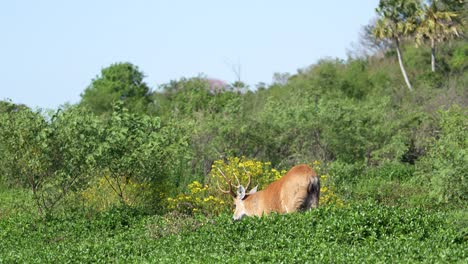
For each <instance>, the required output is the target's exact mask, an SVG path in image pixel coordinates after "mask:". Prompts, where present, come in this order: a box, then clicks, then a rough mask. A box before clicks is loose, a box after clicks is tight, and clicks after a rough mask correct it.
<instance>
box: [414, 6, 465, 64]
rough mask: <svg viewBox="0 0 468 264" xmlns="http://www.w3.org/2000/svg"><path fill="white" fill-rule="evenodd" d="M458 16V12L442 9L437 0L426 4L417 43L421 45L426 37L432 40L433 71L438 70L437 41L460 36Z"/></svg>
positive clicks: (417, 33) (419, 26) (418, 29)
mask: <svg viewBox="0 0 468 264" xmlns="http://www.w3.org/2000/svg"><path fill="white" fill-rule="evenodd" d="M457 16H458V15H457V13H456V12H452V11H445V10H441V9H440V6H439V5H438V1H437V0H432V1H430V2H429V5H424V8H423V13H422V20H421V23H420V24H419V25H418V28H417V30H416V43H417V44H418V45H419V44H421V43H422V42H423V40H424V39H429V40H430V42H431V69H432V71H433V72H435V70H436V59H435V50H436V47H435V45H436V42H442V41H444V40H447V39H449V38H451V37H454V36H456V37H458V36H460V33H459V31H460V27H459V23H457V22H458V21H457Z"/></svg>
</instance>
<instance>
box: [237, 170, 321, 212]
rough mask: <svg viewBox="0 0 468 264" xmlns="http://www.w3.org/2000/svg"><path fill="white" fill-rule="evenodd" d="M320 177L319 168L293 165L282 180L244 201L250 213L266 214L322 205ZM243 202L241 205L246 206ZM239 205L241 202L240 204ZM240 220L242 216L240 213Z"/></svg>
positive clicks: (245, 207)
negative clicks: (316, 171)
mask: <svg viewBox="0 0 468 264" xmlns="http://www.w3.org/2000/svg"><path fill="white" fill-rule="evenodd" d="M319 195H320V179H319V177H318V176H317V173H315V171H314V170H313V169H312V168H311V167H309V166H307V165H305V164H301V165H297V166H294V167H293V168H291V170H289V171H288V172H287V173H286V175H284V176H283V177H282V178H281V179H279V180H277V181H275V182H272V183H271V184H270V185H268V186H267V187H266V188H265V189H264V190H261V191H258V192H256V193H254V194H251V195H247V196H246V197H245V198H244V199H243V200H242V201H240V200H239V199H238V201H237V202H236V204H237V203H242V205H243V207H244V213H245V215H247V216H253V215H256V216H262V215H263V214H267V215H268V214H269V213H271V212H278V213H290V212H296V211H298V210H307V209H310V208H314V207H317V206H318V199H319ZM242 205H240V206H242ZM237 207H239V204H237ZM237 209H238V208H236V212H235V214H234V218H236V217H237V218H236V219H238V218H240V217H241V216H236V213H237Z"/></svg>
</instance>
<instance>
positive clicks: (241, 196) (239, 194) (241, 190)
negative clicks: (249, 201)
mask: <svg viewBox="0 0 468 264" xmlns="http://www.w3.org/2000/svg"><path fill="white" fill-rule="evenodd" d="M244 197H245V188H244V186H242V185H241V186H239V188H237V198H239V199H241V200H242V199H244Z"/></svg>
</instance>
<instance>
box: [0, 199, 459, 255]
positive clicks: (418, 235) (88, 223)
mask: <svg viewBox="0 0 468 264" xmlns="http://www.w3.org/2000/svg"><path fill="white" fill-rule="evenodd" d="M457 217H458V216H457ZM456 221H457V220H456V219H454V215H452V214H449V213H446V212H433V211H425V210H421V209H417V208H408V209H405V208H399V207H386V206H379V205H375V204H372V203H370V204H369V203H365V204H360V205H358V204H349V205H347V206H345V207H342V208H335V207H321V208H318V209H316V210H311V211H308V212H305V213H294V214H287V215H276V214H272V215H270V216H269V217H263V218H257V217H254V218H246V219H244V220H242V221H238V222H233V221H232V219H231V217H230V216H229V215H222V216H220V217H216V218H214V219H212V220H210V219H204V218H192V217H186V216H183V215H182V216H181V215H168V216H162V217H161V216H145V215H142V214H140V213H139V212H138V211H135V210H131V209H129V208H126V209H112V210H109V211H107V212H103V213H101V214H99V215H96V216H94V217H91V218H89V217H77V216H76V215H75V216H74V217H73V218H55V219H49V220H47V221H46V220H39V221H37V220H34V219H30V218H25V217H21V216H15V217H12V218H2V219H0V240H1V241H2V243H0V259H1V260H2V261H4V262H28V263H29V262H54V263H63V262H69V261H76V262H158V263H174V262H177V263H178V262H203V263H206V262H217V263H232V262H252V261H254V262H295V261H297V262H307V261H314V262H335V263H336V262H337V263H351V262H352V263H355V262H360V263H362V262H363V263H376V262H431V263H432V262H463V261H464V260H465V259H466V258H467V257H468V255H467V251H466V247H467V246H468V244H467V243H468V240H467V233H466V230H465V231H463V229H461V227H462V226H460V225H458V224H454V223H456ZM291 245H294V246H291Z"/></svg>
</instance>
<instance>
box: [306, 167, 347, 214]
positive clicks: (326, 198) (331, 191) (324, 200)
mask: <svg viewBox="0 0 468 264" xmlns="http://www.w3.org/2000/svg"><path fill="white" fill-rule="evenodd" d="M312 164H313V168H314V170H315V172H316V173H317V174H318V175H320V185H321V186H320V201H319V204H320V205H321V206H323V205H336V206H343V205H344V202H343V200H341V199H340V198H339V197H338V195H337V194H336V192H335V187H334V186H333V184H332V183H331V182H330V181H329V177H328V175H327V174H322V175H321V163H320V161H317V160H316V161H314V162H313V163H312Z"/></svg>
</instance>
